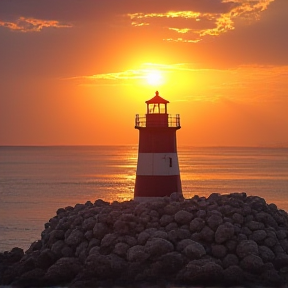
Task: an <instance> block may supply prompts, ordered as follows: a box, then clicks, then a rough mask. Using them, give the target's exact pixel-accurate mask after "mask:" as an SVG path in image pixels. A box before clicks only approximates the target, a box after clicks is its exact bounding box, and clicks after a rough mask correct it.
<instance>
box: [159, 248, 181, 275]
mask: <svg viewBox="0 0 288 288" xmlns="http://www.w3.org/2000/svg"><path fill="white" fill-rule="evenodd" d="M158 261H159V263H160V269H159V273H160V275H163V274H164V275H168V276H171V274H175V273H177V272H178V271H179V270H180V269H182V266H183V264H184V260H183V257H182V255H181V254H180V253H178V252H170V253H167V254H164V255H162V256H160V258H159V259H158ZM169 274H170V275H169Z"/></svg>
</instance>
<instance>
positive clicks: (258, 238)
mask: <svg viewBox="0 0 288 288" xmlns="http://www.w3.org/2000/svg"><path fill="white" fill-rule="evenodd" d="M266 237H267V232H266V231H265V230H255V231H253V233H252V235H250V237H249V239H250V240H254V241H255V242H256V243H261V242H262V241H263V240H264V239H265V238H266Z"/></svg>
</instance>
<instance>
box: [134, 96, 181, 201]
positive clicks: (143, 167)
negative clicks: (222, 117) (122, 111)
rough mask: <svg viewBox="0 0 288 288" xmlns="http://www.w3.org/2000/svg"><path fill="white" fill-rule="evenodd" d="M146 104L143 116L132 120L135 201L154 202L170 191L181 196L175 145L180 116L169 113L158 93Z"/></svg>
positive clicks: (167, 194)
mask: <svg viewBox="0 0 288 288" xmlns="http://www.w3.org/2000/svg"><path fill="white" fill-rule="evenodd" d="M145 103H146V105H147V111H146V114H145V115H143V116H140V115H139V114H137V115H136V117H135V128H136V129H138V130H139V147H138V162H137V171H136V180H135V189H134V199H135V200H150V199H151V200H153V199H155V198H156V197H165V196H170V195H171V194H172V193H173V192H178V193H181V194H182V188H181V179H180V170H179V163H178V155H177V143H176V131H177V130H178V129H180V128H181V126H180V116H179V114H177V115H170V114H168V111H167V104H168V103H169V101H167V100H165V99H163V98H162V97H160V96H159V92H158V91H156V95H155V96H154V97H153V98H152V99H150V100H148V101H146V102H145Z"/></svg>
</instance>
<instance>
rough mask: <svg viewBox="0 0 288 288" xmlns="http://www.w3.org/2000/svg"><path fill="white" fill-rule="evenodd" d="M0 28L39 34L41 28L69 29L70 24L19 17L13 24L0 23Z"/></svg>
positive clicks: (7, 22)
mask: <svg viewBox="0 0 288 288" xmlns="http://www.w3.org/2000/svg"><path fill="white" fill-rule="evenodd" d="M0 26H2V27H5V28H8V29H10V30H13V31H20V32H40V31H41V30H42V29H43V28H51V27H53V28H70V27H72V25H71V24H62V23H59V21H56V20H43V19H35V18H25V17H20V18H18V19H17V20H15V21H14V22H10V21H0Z"/></svg>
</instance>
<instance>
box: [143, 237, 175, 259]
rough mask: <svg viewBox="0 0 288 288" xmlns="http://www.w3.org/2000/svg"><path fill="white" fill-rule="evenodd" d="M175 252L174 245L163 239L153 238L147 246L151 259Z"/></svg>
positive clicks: (146, 249)
mask: <svg viewBox="0 0 288 288" xmlns="http://www.w3.org/2000/svg"><path fill="white" fill-rule="evenodd" d="M173 250H174V246H173V244H172V243H171V242H170V241H168V240H165V239H162V238H152V239H150V240H148V241H147V242H146V244H145V252H146V253H147V254H148V255H149V256H150V257H153V258H155V257H159V256H162V255H164V254H166V253H169V252H172V251H173Z"/></svg>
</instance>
